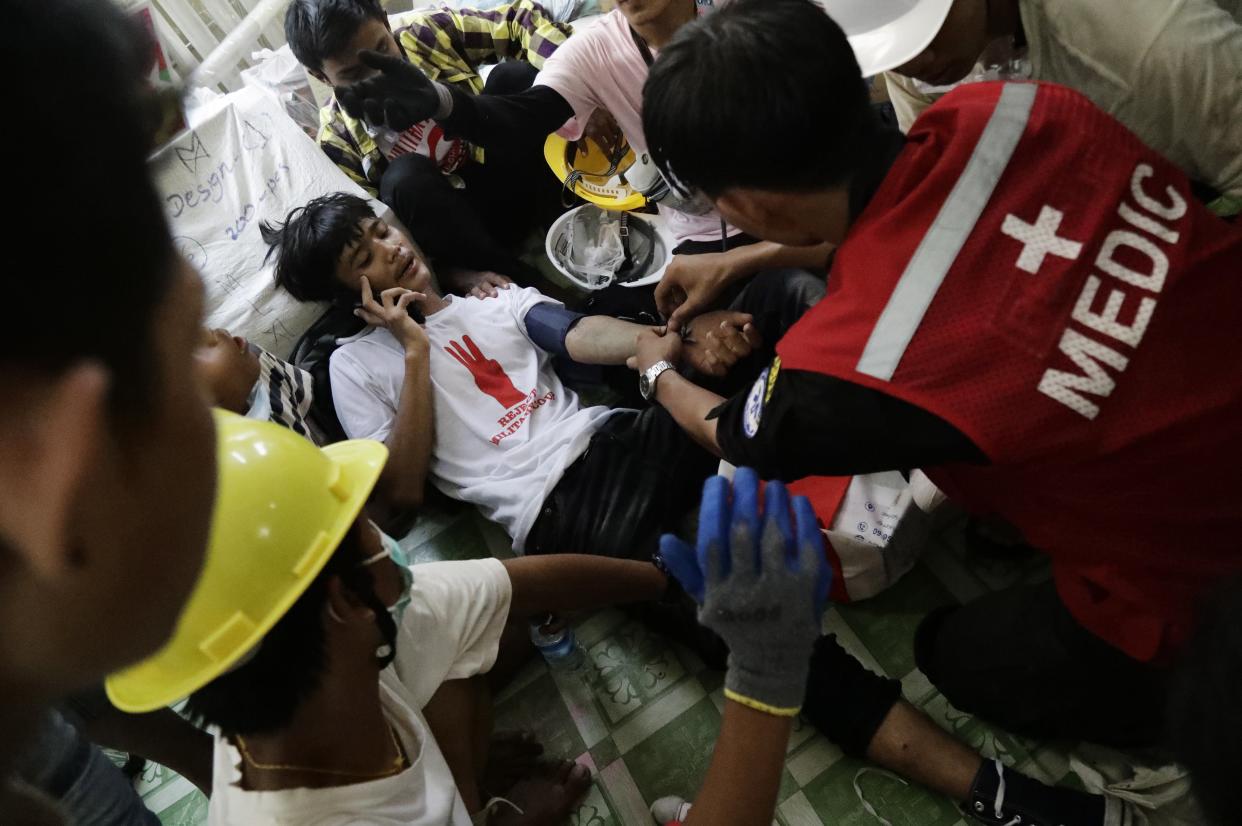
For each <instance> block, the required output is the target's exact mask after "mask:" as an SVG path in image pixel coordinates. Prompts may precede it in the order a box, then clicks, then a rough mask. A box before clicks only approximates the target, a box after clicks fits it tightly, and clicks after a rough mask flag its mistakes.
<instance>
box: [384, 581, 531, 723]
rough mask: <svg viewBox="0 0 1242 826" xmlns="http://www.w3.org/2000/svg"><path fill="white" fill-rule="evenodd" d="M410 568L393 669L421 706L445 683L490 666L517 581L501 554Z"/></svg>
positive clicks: (416, 704) (507, 616) (488, 669)
mask: <svg viewBox="0 0 1242 826" xmlns="http://www.w3.org/2000/svg"><path fill="white" fill-rule="evenodd" d="M412 570H413V572H414V584H413V586H412V587H411V588H410V604H409V606H408V607H407V608H406V609H405V614H404V615H403V616H402V617H401V630H400V632H399V633H398V634H397V656H396V659H395V660H394V661H393V669H394V670H395V671H396V672H397V676H398V677H399V678H400V679H401V683H402V685H404V686H405V688H406V690H407V691H408V692H409V693H410V697H411V698H413V700H414V703H415V707H416V708H420V709H421V708H423V707H424V706H426V705H427V702H428V701H429V700H430V699H431V695H433V694H435V693H436V689H438V688H439V687H440V685H441V683H445V682H447V681H449V680H464V679H466V678H467V677H473V676H474V675H476V674H486V673H487V672H488V671H491V670H492V666H493V665H495V664H496V652H497V649H498V647H499V646H500V635H501V634H502V633H503V632H504V630H505V623H506V622H508V620H509V606H510V604H511V603H512V601H513V584H512V583H511V582H510V581H509V573H508V571H506V570H505V566H504V565H502V564H501V563H500V560H498V559H474V560H469V561H465V562H427V563H424V564H422V565H415V566H414V567H413V568H412Z"/></svg>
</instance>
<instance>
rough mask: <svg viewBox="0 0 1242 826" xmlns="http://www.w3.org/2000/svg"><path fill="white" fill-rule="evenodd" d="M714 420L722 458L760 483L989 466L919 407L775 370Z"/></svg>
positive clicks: (952, 430) (975, 450)
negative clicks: (936, 467)
mask: <svg viewBox="0 0 1242 826" xmlns="http://www.w3.org/2000/svg"><path fill="white" fill-rule="evenodd" d="M773 372H775V376H773V375H772V373H773ZM770 379H771V380H770ZM711 415H712V416H713V417H715V418H717V419H718V420H719V421H718V423H717V428H716V441H717V442H718V443H719V444H720V450H721V452H722V454H723V455H724V458H725V459H727V460H728V461H730V462H732V463H733V464H735V465H739V466H740V465H745V466H748V467H753V468H755V469H756V470H758V471H759V475H760V476H762V477H764V478H765V479H783V480H791V479H801V478H802V477H804V476H846V475H852V474H861V473H873V472H876V471H882V470H909V469H912V468H921V467H930V466H933V465H939V464H945V463H949V462H970V463H975V464H984V463H986V462H987V457H986V456H984V454H983V452H982V451H981V450H979V448H977V447H976V446H975V445H974V443H973V442H971V441H970V439H968V438H967V437H966V436H965V435H963V434H962V433H961V432H959V431H958V430H957V429H956V428H954V427H953V426H952V425H950V424H949V423H948V422H946V421H944V420H943V419H941V418H940V417H938V416H936V415H934V414H932V413H929V412H927V411H926V410H924V409H922V408H921V407H916V406H915V405H913V404H910V403H909V402H905V401H902V400H901V399H897V398H894V397H892V396H889V395H886V394H884V393H881V392H879V391H878V390H872V389H871V388H869V387H863V386H862V385H859V384H854V383H853V382H849V381H845V380H843V379H838V378H834V377H832V376H825V375H822V374H819V373H808V372H805V371H801V370H788V369H780V368H779V366H778V365H773V366H771V367H769V368H768V369H767V370H765V371H764V372H763V373H762V374H760V377H759V378H758V379H757V380H756V381H755V385H754V386H753V387H751V388H750V389H749V390H747V391H745V392H743V393H740V394H738V395H736V396H734V397H733V398H731V399H729V400H727V401H725V402H724V403H723V404H721V405H720V406H719V407H717V408H716V409H715V410H714V411H712V414H711Z"/></svg>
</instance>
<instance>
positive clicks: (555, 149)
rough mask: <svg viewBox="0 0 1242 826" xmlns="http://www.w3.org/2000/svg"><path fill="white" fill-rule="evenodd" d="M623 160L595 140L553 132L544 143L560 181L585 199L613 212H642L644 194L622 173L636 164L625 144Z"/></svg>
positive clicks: (644, 199) (544, 152) (551, 165)
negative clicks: (571, 138)
mask: <svg viewBox="0 0 1242 826" xmlns="http://www.w3.org/2000/svg"><path fill="white" fill-rule="evenodd" d="M624 150H625V151H624V153H619V154H620V158H619V159H617V160H615V161H614V159H613V158H610V157H609V155H608V153H607V152H605V151H604V150H603V148H601V147H600V145H599V144H597V143H596V142H595V141H594V140H592V139H591V138H586V137H584V138H582V139H581V140H577V141H567V140H565V139H564V138H562V137H561V136H560V135H558V134H556V133H555V132H553V133H552V134H551V135H548V139H547V140H546V141H544V144H543V157H544V160H546V161H547V162H548V166H550V167H551V168H552V172H553V174H555V175H556V177H557V179H558V180H559V181H561V182H562V183H564V184H565V186H566V187H568V188H570V189H572V190H573V191H574V192H575V193H576V194H577V195H578V196H580V197H581V198H583V199H585V200H587V201H590V202H591V203H593V204H595V205H596V206H601V207H603V208H604V209H611V210H623V211H624V210H631V209H638V208H640V207H642V206H644V205H645V204H646V203H647V199H646V198H645V197H644V196H643V194H642V193H641V192H639V191H638V190H636V189H634V187H632V186H630V185H629V184H628V183H626V182H625V181H624V180H623V179H622V178H621V174H622V173H624V172H625V170H627V169H629V168H630V166H632V165H633V163H634V150H633V149H631V148H630V147H629V146H628V145H624Z"/></svg>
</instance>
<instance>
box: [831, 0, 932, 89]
mask: <svg viewBox="0 0 1242 826" xmlns="http://www.w3.org/2000/svg"><path fill="white" fill-rule="evenodd" d="M816 2H817V3H819V5H820V6H822V7H823V8H824V10H825V11H826V12H828V16H829V17H831V18H832V19H833V20H835V21H836V22H837V25H839V26H840V27H841V28H842V29H844V30H845V34H846V36H847V37H848V38H849V40H850V46H852V47H853V49H854V56H855V57H856V58H857V59H858V65H859V67H860V68H861V69H862V73H863V77H871V76H872V75H878V74H879V73H880V72H885V71H888V70H889V69H895V68H896V67H898V66H900V65H902V64H903V63H907V62H909V61H910V60H911V59H912V58H914V57H915V56H916V55H918V54H919V53H920V52H922V51H923V50H924V49H926V48H927V47H928V45H929V44H930V43H931V42H932V40H933V39H934V38H935V37H936V35H937V34H939V32H940V27H941V26H943V25H944V19H945V17H947V16H948V14H949V9H950V8H951V7H952V5H953V0H816Z"/></svg>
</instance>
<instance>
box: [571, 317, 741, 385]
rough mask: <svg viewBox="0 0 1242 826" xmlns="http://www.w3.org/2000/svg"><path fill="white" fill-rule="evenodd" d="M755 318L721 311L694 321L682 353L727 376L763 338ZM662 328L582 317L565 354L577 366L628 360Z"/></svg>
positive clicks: (704, 369)
mask: <svg viewBox="0 0 1242 826" xmlns="http://www.w3.org/2000/svg"><path fill="white" fill-rule="evenodd" d="M753 321H754V319H753V318H752V317H751V316H750V315H749V314H747V313H739V312H733V311H731V310H720V311H717V312H713V313H707V314H705V315H704V316H701V317H700V318H699V319H697V320H696V324H695V325H694V327H693V329H692V335H691V336H689V337H688V338H686V339H685V340H682V339H681V338H680V337H679V336H671V338H675V339H677V340H678V342H679V344H680V345H682V346H681V349H680V350H679V351H678V357H679V358H683V357H684V359H685V361H686V363H687V364H689V365H690V366H691V367H693V368H694V369H695V370H698V371H699V372H701V373H706V374H708V375H712V376H723V375H724V374H725V373H727V372H728V371H729V368H731V367H732V366H733V365H734V364H736V363H737V362H738V361H739V360H740V359H743V358H745V357H746V356H748V355H750V353H751V352H752V351H753V350H754V348H755V347H758V346H759V344H760V343H761V342H760V338H759V334H758V332H757V331H756V330H755V327H754V323H753ZM663 331H664V328H663V327H648V326H646V325H643V324H635V323H633V322H630V321H621V320H620V319H616V318H612V317H610V316H603V315H592V316H586V317H585V318H583V319H581V320H580V321H578V323H577V324H575V325H574V326H573V327H571V328H570V330H569V332H568V333H567V334H566V335H565V352H566V353H568V355H569V357H570V358H571V359H573V360H574V361H576V362H578V363H579V364H629V365H630V366H631V367H633V366H634V362H633V359H634V358H635V357H636V356H637V355H638V345H639V342H640V341H641V340H642V339H643V338H644V337H646V336H649V335H659V336H663V334H664V333H663Z"/></svg>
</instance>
